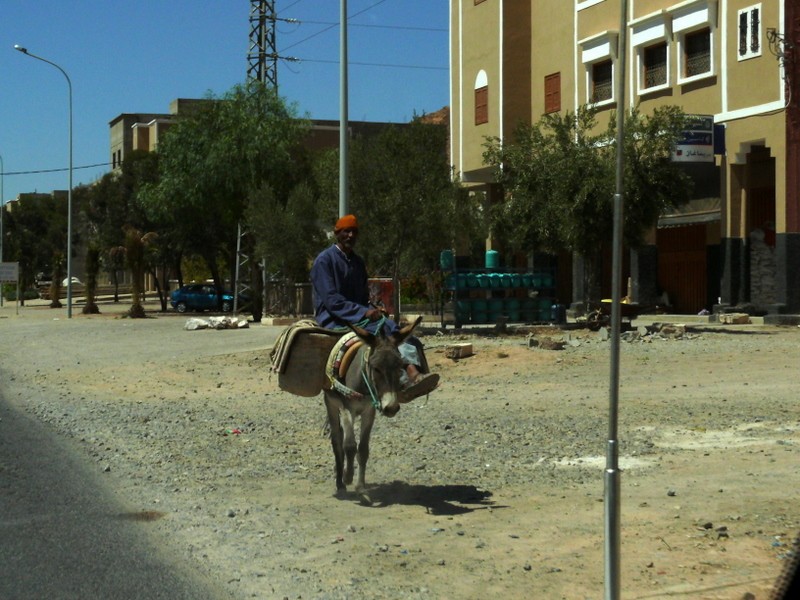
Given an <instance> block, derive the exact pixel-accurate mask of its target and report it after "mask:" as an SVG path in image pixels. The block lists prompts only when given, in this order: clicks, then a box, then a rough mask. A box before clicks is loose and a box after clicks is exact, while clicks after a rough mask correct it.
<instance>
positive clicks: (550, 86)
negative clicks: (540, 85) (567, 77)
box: [544, 73, 561, 113]
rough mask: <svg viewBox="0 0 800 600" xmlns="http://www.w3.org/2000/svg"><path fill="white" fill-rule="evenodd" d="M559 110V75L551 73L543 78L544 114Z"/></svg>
mask: <svg viewBox="0 0 800 600" xmlns="http://www.w3.org/2000/svg"><path fill="white" fill-rule="evenodd" d="M560 110H561V73H553V74H551V75H547V76H546V77H545V78H544V112H546V113H552V112H558V111H560Z"/></svg>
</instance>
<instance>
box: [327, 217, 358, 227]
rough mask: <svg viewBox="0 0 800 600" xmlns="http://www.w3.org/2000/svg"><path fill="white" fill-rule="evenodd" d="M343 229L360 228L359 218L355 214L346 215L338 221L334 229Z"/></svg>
mask: <svg viewBox="0 0 800 600" xmlns="http://www.w3.org/2000/svg"><path fill="white" fill-rule="evenodd" d="M342 229H358V219H356V216H355V215H345V216H343V217H341V218H340V219H339V220H338V221H336V226H335V227H334V228H333V230H334V231H341V230H342Z"/></svg>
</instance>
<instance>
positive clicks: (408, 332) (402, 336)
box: [393, 315, 422, 346]
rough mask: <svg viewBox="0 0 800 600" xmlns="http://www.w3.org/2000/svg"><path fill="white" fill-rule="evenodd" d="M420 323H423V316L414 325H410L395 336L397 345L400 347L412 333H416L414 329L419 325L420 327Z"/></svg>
mask: <svg viewBox="0 0 800 600" xmlns="http://www.w3.org/2000/svg"><path fill="white" fill-rule="evenodd" d="M420 323H422V315H420V316H418V317H417V318H416V320H415V321H414V322H413V323H411V324H410V325H406V326H405V327H403V328H402V329H401V330H400V331H398V332H397V333H396V334H394V336H393V337H394V341H395V344H397V345H398V346H399V345H400V344H401V343H402V342H403V340H405V339H406V338H407V337H408V336H409V335H411V332H412V331H414V329H416V327H417V325H419V324H420Z"/></svg>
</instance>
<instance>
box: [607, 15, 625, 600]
mask: <svg viewBox="0 0 800 600" xmlns="http://www.w3.org/2000/svg"><path fill="white" fill-rule="evenodd" d="M620 5H621V8H620V11H621V17H620V27H619V46H618V50H617V82H616V83H617V90H616V92H617V170H616V179H617V181H616V193H615V194H614V239H613V255H612V267H611V268H612V277H611V337H610V342H611V361H610V362H611V369H610V371H611V372H610V377H609V410H608V447H607V449H606V470H605V474H604V485H605V498H604V507H605V600H618V598H619V592H620V538H621V534H620V470H619V440H618V439H617V436H618V431H617V422H618V407H619V343H620V339H619V338H620V326H621V322H622V306H621V305H620V303H621V302H622V290H621V289H620V288H621V286H622V233H623V231H622V228H623V223H624V221H623V209H624V206H625V203H624V197H623V191H624V186H623V174H624V172H625V169H624V167H625V162H624V154H623V141H624V139H625V137H624V135H625V134H624V130H623V129H624V125H625V77H626V75H625V71H626V69H625V67H626V63H627V39H628V0H620Z"/></svg>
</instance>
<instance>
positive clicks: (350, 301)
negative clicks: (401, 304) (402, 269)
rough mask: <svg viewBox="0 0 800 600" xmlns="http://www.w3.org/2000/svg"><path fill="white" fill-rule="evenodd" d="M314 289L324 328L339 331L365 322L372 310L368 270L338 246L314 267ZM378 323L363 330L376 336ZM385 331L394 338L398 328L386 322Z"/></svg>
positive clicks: (322, 254)
mask: <svg viewBox="0 0 800 600" xmlns="http://www.w3.org/2000/svg"><path fill="white" fill-rule="evenodd" d="M311 286H312V298H313V301H314V318H315V319H316V320H317V323H319V324H320V326H321V327H325V328H326V329H337V328H340V327H346V326H347V324H348V323H350V324H351V325H356V324H358V323H359V322H361V321H363V320H364V319H365V318H366V314H367V310H369V309H370V305H369V285H368V283H367V267H366V265H365V264H364V259H362V258H361V257H360V256H358V255H357V254H355V253H351V254H350V256H348V255H347V254H345V253H344V252H343V251H342V250H340V249H339V247H338V246H336V245H335V244H334V245H333V246H331V247H330V248H327V249H325V250H323V251H322V252H320V253H319V255H317V258H316V259H315V260H314V265H313V266H312V267H311ZM379 323H380V321H370V322H369V323H368V324H367V325H365V326H364V329H366V330H367V331H371V332H372V333H375V332H376V330H377V328H378V324H379ZM384 329H385V330H386V333H387V334H392V333H395V332H396V331H397V330H398V327H397V324H396V323H395V322H394V321H392V320H390V319H386V321H385V323H384Z"/></svg>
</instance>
